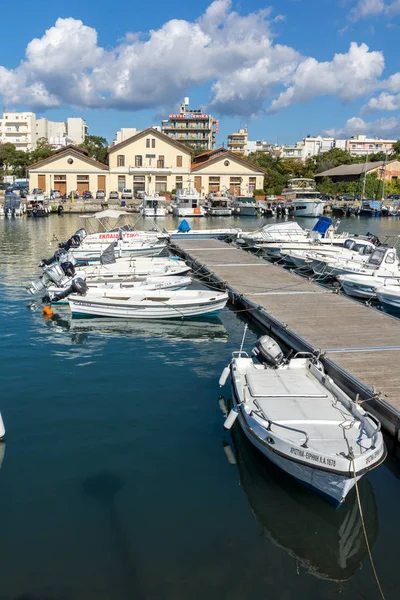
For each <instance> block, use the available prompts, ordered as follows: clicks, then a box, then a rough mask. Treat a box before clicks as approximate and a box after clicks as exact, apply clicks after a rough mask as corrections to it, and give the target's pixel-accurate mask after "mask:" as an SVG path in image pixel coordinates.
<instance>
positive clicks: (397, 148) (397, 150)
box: [392, 140, 400, 155]
mask: <svg viewBox="0 0 400 600" xmlns="http://www.w3.org/2000/svg"><path fill="white" fill-rule="evenodd" d="M392 151H393V154H397V155H400V140H397V142H395V143H394V144H393V148H392Z"/></svg>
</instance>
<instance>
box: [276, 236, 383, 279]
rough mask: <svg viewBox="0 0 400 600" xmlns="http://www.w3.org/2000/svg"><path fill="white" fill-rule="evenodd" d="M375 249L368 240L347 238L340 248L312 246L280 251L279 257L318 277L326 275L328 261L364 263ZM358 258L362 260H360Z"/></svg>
mask: <svg viewBox="0 0 400 600" xmlns="http://www.w3.org/2000/svg"><path fill="white" fill-rule="evenodd" d="M375 248H376V247H375V245H374V243H373V242H370V241H369V240H368V239H365V240H364V239H361V238H355V239H354V238H348V239H346V240H345V241H344V242H343V243H342V245H341V246H333V245H332V246H328V245H322V244H321V245H318V244H314V246H313V247H312V248H310V249H308V250H300V249H299V250H285V251H284V250H282V251H281V257H282V258H283V260H284V261H285V263H286V264H293V265H294V266H296V267H298V268H308V269H309V270H311V271H312V270H314V272H315V274H318V275H320V274H322V273H326V264H327V263H328V262H329V261H335V260H338V261H339V260H346V259H354V261H357V260H359V259H360V260H362V261H364V260H367V258H368V257H369V256H370V255H371V254H372V253H373V252H374V250H375ZM360 256H361V257H364V258H360ZM357 264H361V263H357Z"/></svg>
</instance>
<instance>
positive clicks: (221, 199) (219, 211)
mask: <svg viewBox="0 0 400 600" xmlns="http://www.w3.org/2000/svg"><path fill="white" fill-rule="evenodd" d="M207 214H208V215H210V217H230V216H231V214H232V200H231V197H230V196H228V195H227V194H226V193H223V192H215V193H212V194H209V196H208V199H207Z"/></svg>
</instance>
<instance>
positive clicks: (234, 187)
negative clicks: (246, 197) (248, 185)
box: [229, 177, 242, 194]
mask: <svg viewBox="0 0 400 600" xmlns="http://www.w3.org/2000/svg"><path fill="white" fill-rule="evenodd" d="M241 183H242V178H241V177H230V178H229V191H230V193H231V194H240V185H241Z"/></svg>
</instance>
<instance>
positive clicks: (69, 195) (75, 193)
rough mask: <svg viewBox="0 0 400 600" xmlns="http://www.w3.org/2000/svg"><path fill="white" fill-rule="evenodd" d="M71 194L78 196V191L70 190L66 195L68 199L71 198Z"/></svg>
mask: <svg viewBox="0 0 400 600" xmlns="http://www.w3.org/2000/svg"><path fill="white" fill-rule="evenodd" d="M72 194H73V195H74V198H79V192H78V191H77V190H72V192H70V193H69V194H68V196H67V198H68V199H69V200H71V199H72Z"/></svg>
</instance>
